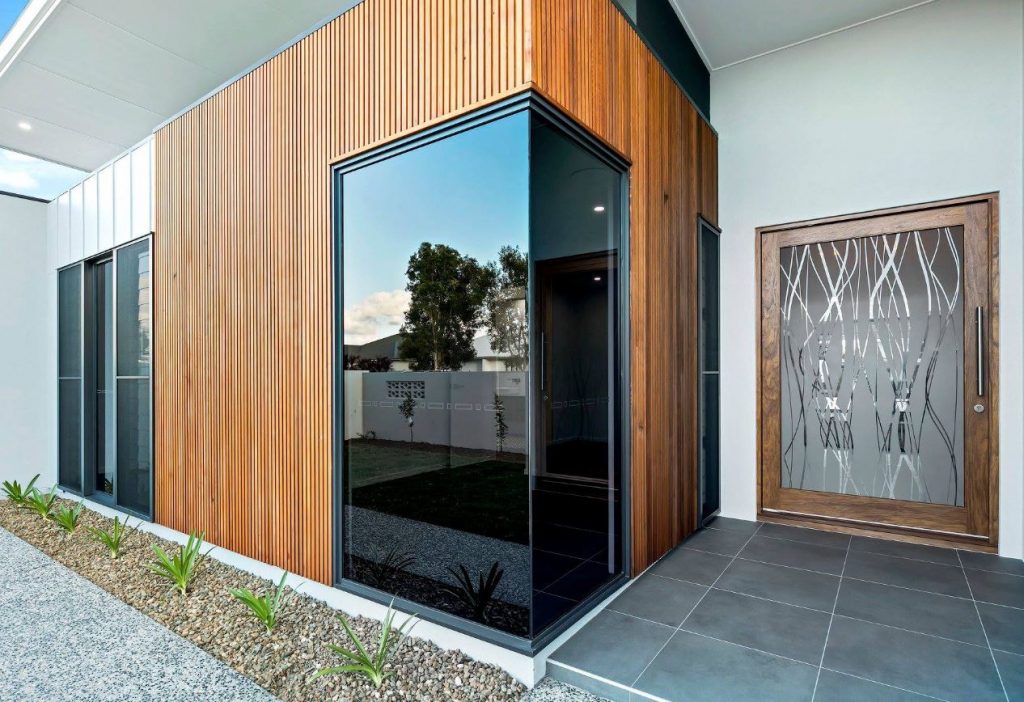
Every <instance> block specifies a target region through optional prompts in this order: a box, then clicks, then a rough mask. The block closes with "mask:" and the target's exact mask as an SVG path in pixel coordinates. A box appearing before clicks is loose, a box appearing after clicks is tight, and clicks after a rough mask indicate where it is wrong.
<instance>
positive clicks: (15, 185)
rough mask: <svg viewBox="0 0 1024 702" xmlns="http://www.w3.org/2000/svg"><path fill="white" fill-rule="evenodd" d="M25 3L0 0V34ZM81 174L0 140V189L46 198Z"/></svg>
mask: <svg viewBox="0 0 1024 702" xmlns="http://www.w3.org/2000/svg"><path fill="white" fill-rule="evenodd" d="M27 4H28V2H27V0H0V35H3V36H6V35H7V32H8V30H10V28H11V25H13V24H14V22H15V21H16V20H17V19H18V15H19V14H21V11H22V10H23V9H24V8H25V5H27ZM27 121H29V122H30V123H31V119H29V120H27ZM84 176H85V174H84V173H83V172H82V171H78V170H75V169H74V168H68V167H67V166H61V165H58V164H56V163H50V162H49V161H41V160H40V159H37V158H32V157H31V156H25V155H23V154H19V153H15V152H13V151H8V150H7V149H4V148H2V144H0V190H4V191H7V192H10V193H18V194H19V195H32V196H34V197H41V198H44V199H46V200H50V199H53V198H54V197H56V196H57V195H60V194H61V193H62V192H64V191H65V190H67V189H68V188H69V187H71V186H72V185H74V184H75V183H77V182H78V181H80V180H81V179H82V178H83V177H84Z"/></svg>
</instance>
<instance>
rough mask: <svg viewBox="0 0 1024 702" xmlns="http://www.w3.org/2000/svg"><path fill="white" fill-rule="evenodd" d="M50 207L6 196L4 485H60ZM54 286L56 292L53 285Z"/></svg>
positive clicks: (1, 409)
mask: <svg viewBox="0 0 1024 702" xmlns="http://www.w3.org/2000/svg"><path fill="white" fill-rule="evenodd" d="M48 238H49V237H48V232H47V226H46V205H45V204H44V203H42V202H37V201H34V200H26V199H23V198H18V197H13V196H10V195H0V481H3V480H18V481H20V482H21V483H22V485H24V484H25V483H26V482H27V481H28V480H30V479H31V478H32V476H33V475H35V474H36V473H40V474H41V477H40V479H39V483H38V484H39V485H43V486H47V487H48V486H50V485H52V484H53V483H54V482H55V481H56V475H57V471H56V453H55V448H54V447H55V445H56V416H57V412H56V401H57V399H56V376H57V361H56V357H57V354H56V350H57V339H56V331H55V326H54V325H52V324H50V323H49V320H50V318H51V314H52V313H53V308H54V305H55V299H56V289H55V287H54V286H55V285H56V282H55V280H56V279H55V278H54V277H53V273H52V271H50V269H49V268H48V260H49V255H48V252H47V249H48ZM51 283H52V284H51Z"/></svg>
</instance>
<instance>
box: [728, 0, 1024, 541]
mask: <svg viewBox="0 0 1024 702" xmlns="http://www.w3.org/2000/svg"><path fill="white" fill-rule="evenodd" d="M1022 24H1024V18H1022V3H1021V1H1020V0H936V1H935V2H933V3H930V4H927V5H923V6H920V7H917V8H915V9H912V10H909V11H906V12H902V13H900V14H897V15H893V16H891V17H888V18H885V19H881V20H878V21H875V22H871V23H868V24H865V25H862V26H859V27H856V28H854V29H850V30H847V31H843V32H840V33H837V34H833V35H831V36H828V37H825V38H822V39H818V40H815V41H812V42H809V43H806V44H803V45H800V46H796V47H793V48H790V49H785V50H783V51H779V52H777V53H774V54H770V55H768V56H764V57H762V58H758V59H754V60H752V61H747V62H745V63H741V64H737V65H735V66H732V67H730V68H725V69H721V70H718V71H714V72H713V73H712V74H711V114H712V123H713V124H714V126H715V128H716V129H717V130H718V134H719V211H720V213H721V222H720V224H721V226H722V229H723V235H722V271H723V278H722V280H723V286H722V319H721V324H722V338H723V339H726V340H728V341H727V342H726V343H724V344H723V346H722V378H721V380H722V405H721V411H722V422H723V427H726V428H727V429H726V430H725V431H727V433H728V435H727V439H728V440H727V441H724V442H723V446H722V485H723V493H722V511H723V514H725V515H728V516H734V517H742V518H746V519H751V518H753V517H754V514H755V510H756V491H755V476H756V411H755V410H756V404H755V403H756V368H755V359H756V350H755V330H756V327H755V319H756V312H755V304H756V302H755V289H756V279H755V268H754V228H755V227H757V226H762V225H769V224H778V223H783V222H790V221H795V220H801V219H808V218H813V217H819V216H827V215H838V214H844V213H849V212H858V211H863V210H871V209H877V208H882V207H888V206H895V205H905V204H911V203H917V202H924V201H929V200H938V199H942V198H950V197H957V196H962V195H972V194H976V193H982V192H989V191H999V195H1000V213H999V215H1000V226H999V234H1000V247H1001V250H1000V268H1001V270H1000V272H1001V281H1000V285H1001V287H1000V302H1001V320H1000V322H1001V329H1000V339H999V341H1000V345H1001V346H1000V357H1001V364H1000V368H999V379H1000V388H1001V391H1000V392H1001V396H1000V399H1001V407H1000V422H1001V423H1000V430H999V433H1000V457H1001V469H1000V470H1001V475H1000V551H1001V552H1002V553H1003V554H1004V555H1008V556H1014V557H1020V556H1021V552H1022V540H1024V522H1022V516H1021V511H1022V510H1021V508H1022V501H1024V478H1022V470H1024V469H1022V458H1021V457H1022V455H1024V443H1022V436H1024V431H1022V429H1024V427H1022V419H1021V418H1022V417H1024V406H1022V405H1024V387H1022V365H1024V361H1022V359H1024V346H1022V302H1024V298H1022V285H1021V281H1022V279H1024V256H1022V246H1021V222H1022V189H1024V183H1022V167H1024V150H1022V131H1024V123H1022V84H1024V72H1022V61H1024V59H1022V44H1024V42H1022Z"/></svg>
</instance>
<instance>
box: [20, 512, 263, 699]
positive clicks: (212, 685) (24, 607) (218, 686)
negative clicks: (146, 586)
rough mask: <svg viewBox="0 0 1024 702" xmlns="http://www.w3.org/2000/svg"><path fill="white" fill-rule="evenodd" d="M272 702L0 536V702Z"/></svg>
mask: <svg viewBox="0 0 1024 702" xmlns="http://www.w3.org/2000/svg"><path fill="white" fill-rule="evenodd" d="M275 699H276V698H275V697H273V696H272V695H271V694H269V693H268V692H266V691H265V690H263V688H261V687H259V686H258V685H257V684H256V683H254V682H252V681H251V680H249V679H247V678H245V677H242V676H241V675H239V674H238V673H236V672H234V671H233V670H231V669H230V668H229V667H227V666H226V665H224V664H223V663H221V662H220V661H218V660H217V659H215V658H213V657H212V656H210V655H209V654H208V653H206V652H205V651H203V650H201V649H199V648H197V647H196V646H194V645H193V644H192V643H190V642H189V641H186V640H185V639H183V638H181V637H180V636H178V635H176V634H174V633H172V632H171V631H169V630H168V629H166V628H164V627H163V626H162V625H160V624H158V623H156V622H155V621H153V620H152V619H150V618H149V617H147V616H145V615H144V614H142V613H141V612H138V611H137V610H135V609H133V608H131V607H129V606H128V605H126V604H124V603H123V602H121V601H120V600H118V599H117V598H115V597H114V596H112V595H110V594H108V593H106V592H104V591H103V590H101V589H100V588H98V587H96V586H95V585H93V584H92V583H90V582H89V581H88V580H85V579H84V578H82V577H81V576H79V575H78V574H76V573H74V572H73V571H71V570H69V569H67V568H65V567H64V566H62V565H61V564H59V563H57V562H55V561H54V560H52V559H51V558H49V557H48V556H46V555H45V554H43V553H42V552H41V551H39V550H37V549H35V548H33V547H32V546H29V545H28V544H27V543H25V542H24V541H22V540H21V539H18V538H17V537H15V536H13V535H12V534H11V533H10V532H8V531H6V530H4V529H0V700H24V701H26V702H28V701H32V702H34V701H35V700H45V701H46V702H63V701H67V702H72V701H73V702H82V700H95V701H96V702H115V701H117V702H120V701H122V700H123V701H125V702H128V701H131V702H149V701H153V702H157V701H159V702H186V701H188V702H192V701H196V702H199V701H202V702H214V701H216V702H222V701H223V702H228V701H230V702H272V701H273V700H275Z"/></svg>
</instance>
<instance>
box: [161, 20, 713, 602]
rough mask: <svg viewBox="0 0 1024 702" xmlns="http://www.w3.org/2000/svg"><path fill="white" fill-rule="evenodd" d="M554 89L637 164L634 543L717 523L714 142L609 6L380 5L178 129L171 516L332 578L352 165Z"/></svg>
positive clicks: (170, 140) (291, 52)
mask: <svg viewBox="0 0 1024 702" xmlns="http://www.w3.org/2000/svg"><path fill="white" fill-rule="evenodd" d="M528 89H534V90H537V91H538V92H540V93H541V94H543V95H544V96H546V97H547V98H549V99H550V100H551V101H552V102H554V103H555V104H557V105H559V106H561V107H562V109H564V110H565V112H566V113H567V114H569V115H570V116H572V117H573V118H574V119H576V120H577V121H579V122H580V123H581V124H582V125H584V126H585V127H587V128H588V129H590V130H591V131H592V132H593V133H594V134H596V135H597V136H598V137H600V138H601V139H603V140H604V141H605V142H607V143H608V144H609V145H610V146H612V147H613V148H614V149H616V150H617V151H619V152H620V153H622V154H623V155H625V156H626V157H627V159H628V160H629V161H630V162H631V163H632V167H631V169H630V174H629V178H630V201H631V214H630V237H631V251H630V256H631V277H630V282H631V310H630V327H631V334H632V341H631V349H632V350H631V354H632V368H631V377H632V380H631V384H632V393H633V403H632V405H633V408H632V413H633V419H632V427H629V428H627V430H629V431H631V432H632V475H633V478H632V493H631V494H632V515H633V517H632V548H633V562H632V566H633V571H634V572H639V571H640V570H642V569H643V568H644V567H646V566H647V565H649V564H650V563H651V562H653V561H654V560H655V559H656V558H657V557H659V556H660V555H662V554H663V553H664V552H665V551H666V550H668V549H669V548H671V547H672V546H674V545H675V544H676V543H678V541H679V540H680V539H681V538H682V536H683V535H685V534H686V533H688V532H689V531H691V530H692V529H693V527H694V526H695V524H696V503H695V498H696V485H697V479H696V460H697V449H698V446H697V414H696V400H697V378H698V375H697V349H696V338H697V337H696V334H697V331H696V330H697V318H696V309H695V308H693V304H694V301H695V300H696V285H697V278H696V271H697V256H696V251H697V249H696V241H697V229H696V218H697V215H698V214H703V215H704V216H705V217H706V218H707V219H708V220H709V221H711V222H715V221H716V220H717V205H716V201H717V195H716V193H715V182H714V181H715V178H716V170H715V154H716V144H715V137H714V133H713V132H712V131H711V130H710V128H709V127H708V126H707V125H706V123H704V121H703V120H702V119H701V118H700V117H699V116H698V115H697V112H696V110H695V109H694V108H693V106H692V105H691V104H690V103H689V102H688V101H687V100H686V97H685V96H684V94H683V92H682V91H681V89H680V88H679V87H678V86H677V85H676V84H675V83H674V82H673V81H672V79H671V78H670V77H669V75H668V73H667V72H666V71H665V69H664V68H663V67H662V66H661V64H660V63H658V61H657V60H656V59H655V57H654V56H653V55H652V54H651V53H650V51H649V50H648V49H647V48H646V46H645V45H644V44H643V42H642V41H641V40H640V39H639V37H637V35H636V33H635V32H634V31H633V29H632V27H630V25H629V23H628V22H627V21H626V20H625V19H624V18H623V17H622V15H621V14H620V13H619V12H618V10H616V9H615V8H614V6H613V5H612V4H611V2H610V0H421V1H419V2H414V1H410V0H366V2H363V3H361V4H359V5H357V6H356V7H354V8H353V9H351V10H349V11H348V12H346V13H345V14H343V15H341V16H340V17H338V18H337V19H335V20H333V21H332V22H330V23H328V24H326V25H325V26H323V27H322V28H320V29H318V30H317V31H315V32H313V33H312V34H310V35H309V36H308V37H306V38H304V39H302V40H301V41H299V42H297V43H296V44H294V45H293V46H291V47H289V48H288V49H286V50H285V51H284V52H282V53H281V54H279V55H277V56H275V57H274V58H272V59H271V60H269V61H268V62H267V63H265V64H263V65H261V66H259V67H258V68H256V69H254V70H253V71H251V72H250V73H248V74H247V75H245V76H243V77H242V78H240V79H239V80H238V81H236V82H234V83H232V84H231V85H229V86H227V87H226V88H225V89H223V90H222V91H220V92H218V93H217V94H215V95H213V96H212V97H210V98H209V99H207V100H205V101H204V102H202V103H200V104H199V105H197V106H196V107H195V108H193V109H191V110H190V111H188V112H187V113H185V114H184V115H182V116H181V117H179V118H177V119H175V120H173V121H172V122H170V123H169V124H167V125H166V126H164V127H162V128H161V129H160V130H159V131H158V132H157V134H156V150H155V154H156V164H155V168H156V232H155V235H154V239H153V243H154V259H153V266H154V272H153V276H154V281H153V282H154V296H155V318H154V325H155V330H154V345H155V354H154V355H155V374H154V389H155V398H154V414H155V420H156V421H155V427H156V431H155V437H154V440H155V471H156V475H155V483H156V487H155V493H156V507H155V518H156V521H157V522H159V523H161V524H165V525H167V526H170V527H172V528H175V529H178V530H180V531H189V530H196V531H200V530H205V531H206V532H207V539H208V540H210V541H211V542H213V543H216V544H217V545H218V546H221V547H224V548H227V549H230V550H233V551H237V552H240V553H242V554H245V555H247V556H251V557H253V558H257V559H259V560H261V561H266V562H269V563H272V564H274V565H277V566H280V567H283V568H286V569H288V570H290V571H293V572H297V573H299V574H301V575H303V576H306V577H309V578H312V579H315V580H318V581H320V582H324V583H330V582H332V579H333V573H332V548H333V546H332V541H333V530H334V515H333V465H332V461H333V447H332V440H333V439H332V430H333V429H332V401H333V387H334V386H333V372H334V369H333V347H334V334H335V329H334V319H335V310H334V304H333V285H334V282H333V276H334V270H333V253H332V252H333V240H332V237H333V230H332V221H333V213H332V199H331V177H330V176H331V173H330V166H331V164H332V163H335V162H337V161H338V160H339V159H341V158H344V157H347V156H350V155H353V154H355V153H357V152H359V151H363V150H366V149H368V148H372V147H373V146H376V145H379V144H381V143H384V142H387V141H389V140H391V139H394V138H396V137H398V136H401V135H404V134H407V133H410V132H413V131H415V130H417V129H421V128H423V127H426V126H428V125H431V124H435V123H437V122H440V121H443V120H445V119H448V118H450V117H452V116H455V115H457V114H460V113H464V112H467V111H470V110H472V109H475V108H477V107H480V106H483V105H485V104H487V103H490V102H494V101H496V100H499V99H501V98H503V97H506V96H508V95H512V94H515V93H518V92H522V91H525V90H528Z"/></svg>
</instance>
